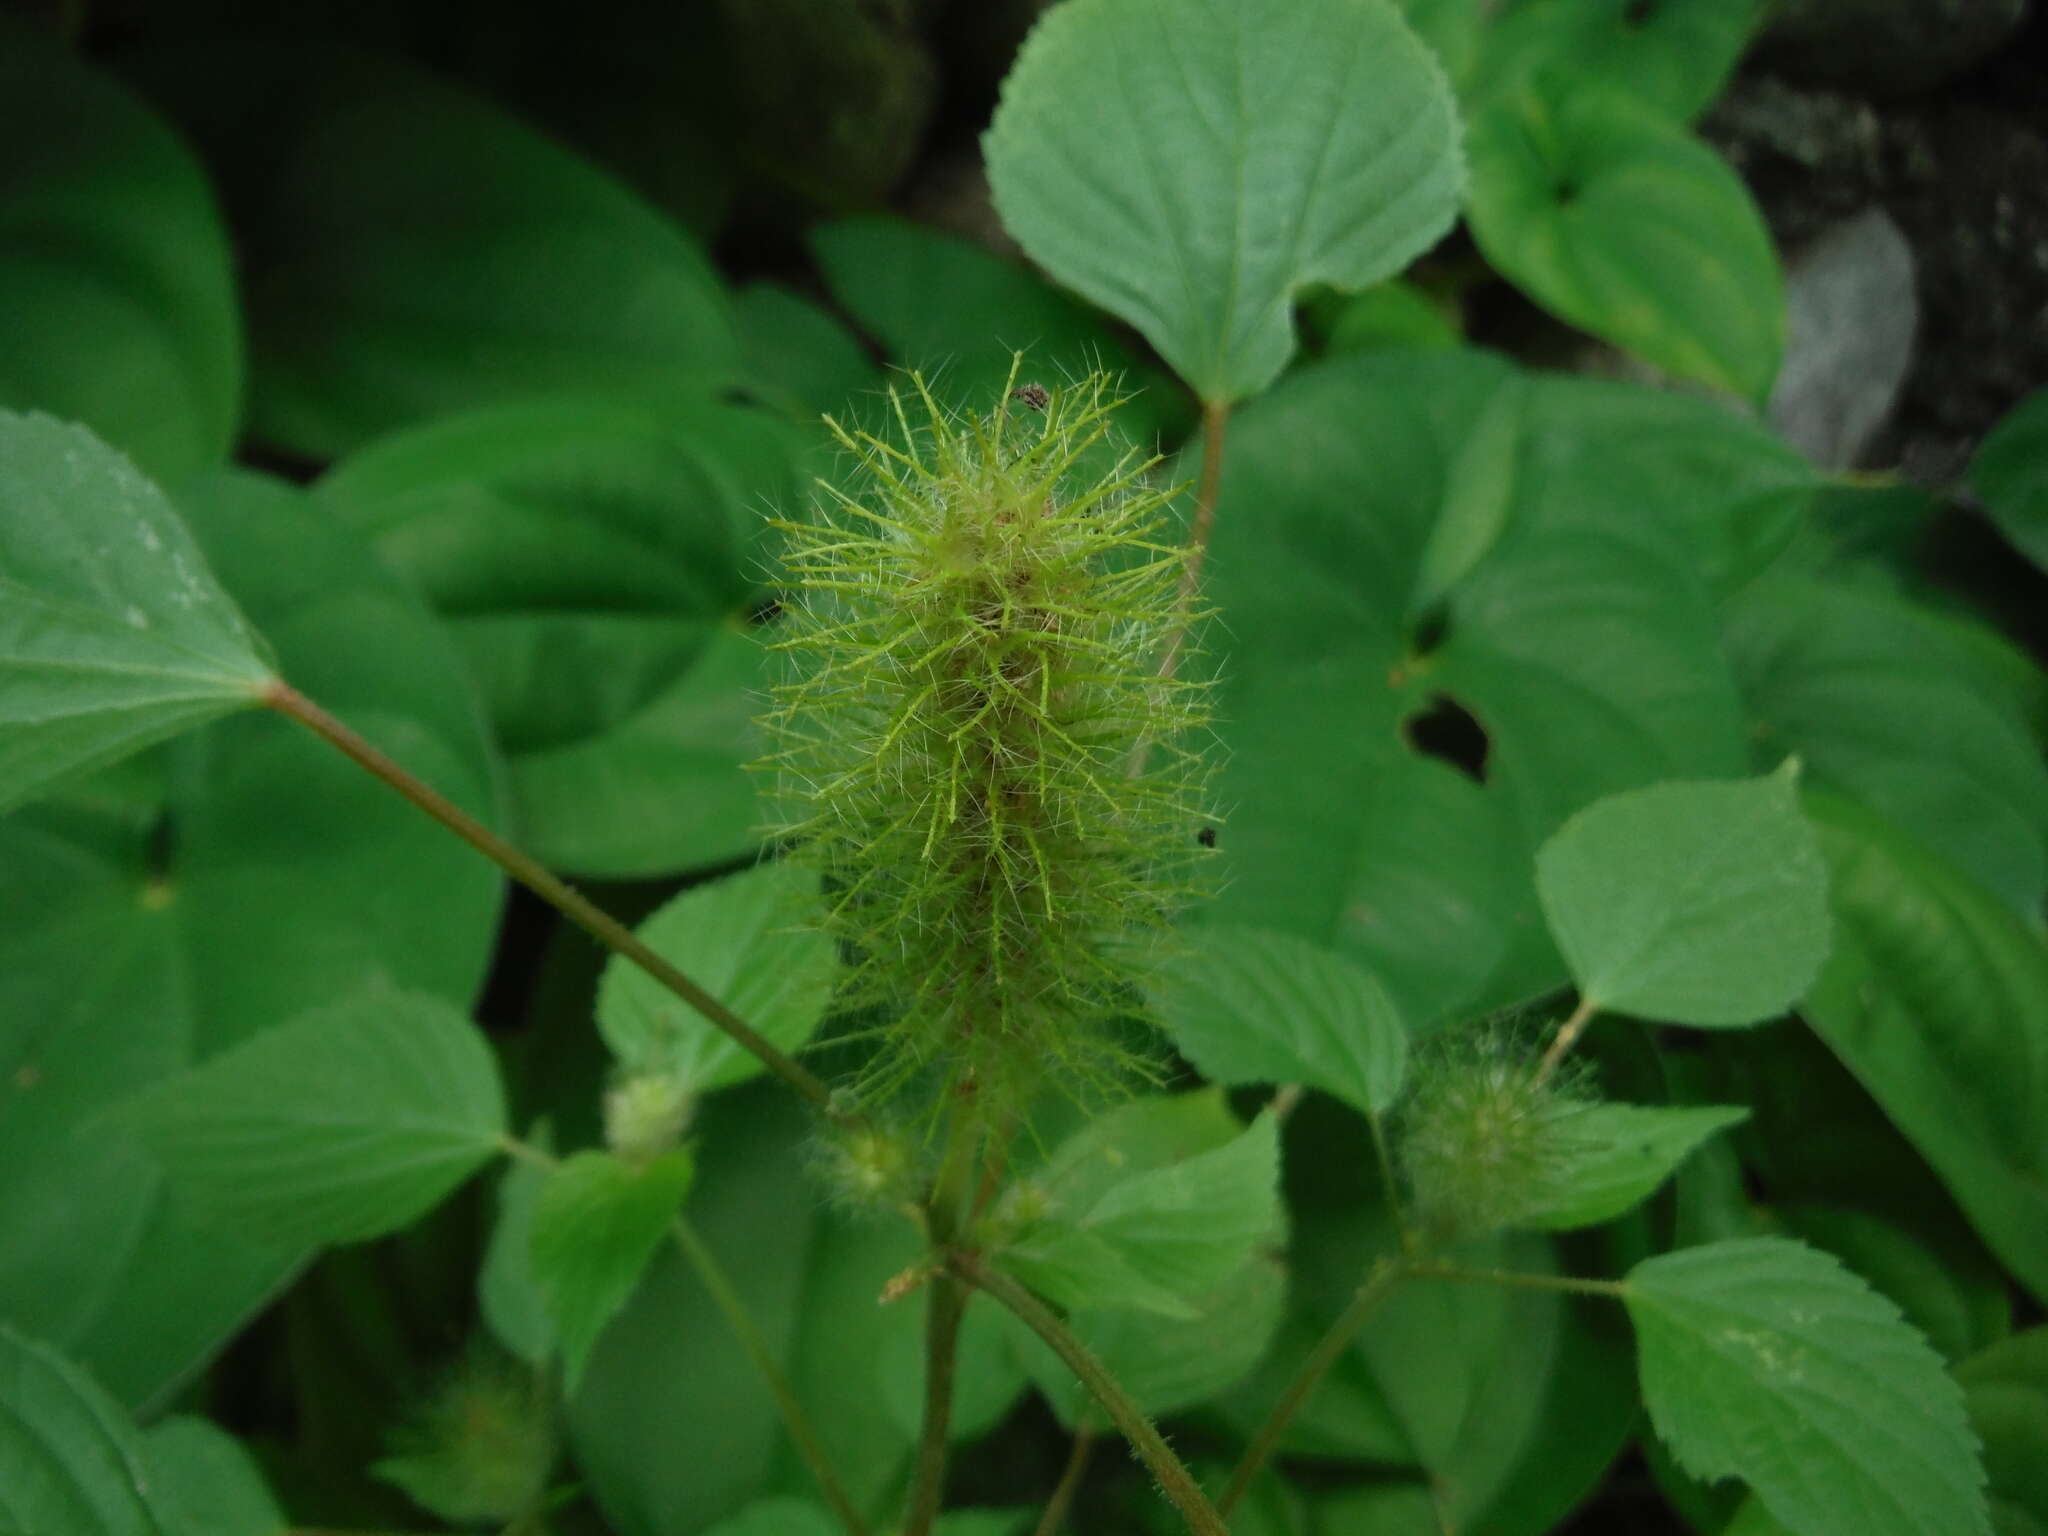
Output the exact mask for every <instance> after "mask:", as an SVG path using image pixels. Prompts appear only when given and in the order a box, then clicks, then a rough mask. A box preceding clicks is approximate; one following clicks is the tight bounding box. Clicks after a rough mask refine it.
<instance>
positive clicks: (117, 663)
mask: <svg viewBox="0 0 2048 1536" xmlns="http://www.w3.org/2000/svg"><path fill="white" fill-rule="evenodd" d="M257 644H258V642H257V640H256V638H255V636H254V635H253V634H252V633H251V631H250V629H249V627H248V625H247V623H245V622H244V620H243V618H242V616H241V614H240V613H238V612H237V611H236V609H235V605H234V603H233V602H232V601H230V600H229V598H228V596H227V595H226V594H225V593H224V592H222V591H221V589H220V587H219V586H218V585H217V584H216V583H215V581H214V579H213V574H212V572H210V571H209V570H208V569H207V567H206V560H205V558H204V557H203V556H202V555H201V554H200V552H199V550H198V548H197V546H195V545H194V543H193V541H192V536H191V534H190V533H188V532H187V531H186V530H185V527H184V525H183V524H182V523H181V522H179V520H178V514H177V513H176V512H175V511H173V510H172V508H171V504H170V503H169V502H168V501H167V500H165V498H164V495H163V493H162V492H161V491H159V490H158V489H157V488H156V487H155V486H154V485H151V484H150V483H149V481H147V480H145V479H143V477H142V476H141V475H139V474H137V473H136V471H135V469H134V468H133V467H132V466H131V465H130V464H129V463H128V461H127V460H126V459H124V458H122V457H121V455H120V454H118V453H116V452H114V451H113V450H112V449H111V448H109V447H107V446H106V444H104V443H102V442H100V441H99V439H97V438H96V437H94V436H93V435H92V434H91V433H90V432H88V431H86V430H85V428H83V427H79V426H73V425H69V424H67V423H64V422H59V421H53V420H51V419H50V418H49V417H47V416H17V415H15V414H14V413H12V412H10V411H0V810H4V809H7V808H9V807H11V806H13V805H15V804H18V803H19V802H21V801H22V800H25V799H27V798H28V797H29V796H31V795H34V794H36V793H38V792H40V791H42V790H44V789H45V788H47V787H48V786H49V785H50V784H51V783H53V782H54V781H56V780H59V779H62V778H64V777H66V776H67V775H71V774H76V773H78V772H80V771H82V770H84V769H88V768H94V767H98V766H100V765H102V764H105V763H111V762H113V761H115V760H116V759H118V758H121V757H125V756H127V755H128V754H130V753H132V752H135V751H138V750H140V749H141V748H143V747H146V746H148V745H149V744H150V743H151V742H155V741H159V740H162V739H163V738H164V737H167V736H171V735H174V734H176V733H177V732H179V731H183V730H187V729H190V728H191V727H193V726H195V725H203V724H204V723H205V722H207V721H209V720H213V719H217V718H219V717H220V716H222V715H226V714H231V713H233V712H234V711H236V710H239V709H247V708H249V707H250V706H251V705H254V704H258V703H260V702H261V696H262V693H263V690H264V689H265V688H266V687H267V686H269V684H270V682H271V676H270V670H269V668H267V667H266V666H264V664H263V662H262V661H261V660H260V659H259V658H258V656H257V654H256V647H257Z"/></svg>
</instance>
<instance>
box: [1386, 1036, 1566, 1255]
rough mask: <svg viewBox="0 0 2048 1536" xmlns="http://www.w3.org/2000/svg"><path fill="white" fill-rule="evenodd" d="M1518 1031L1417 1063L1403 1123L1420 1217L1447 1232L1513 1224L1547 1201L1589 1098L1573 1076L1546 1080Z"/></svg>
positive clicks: (1453, 1237)
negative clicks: (1522, 1044)
mask: <svg viewBox="0 0 2048 1536" xmlns="http://www.w3.org/2000/svg"><path fill="white" fill-rule="evenodd" d="M1536 1067H1537V1063H1536V1059H1535V1058H1534V1057H1533V1056H1531V1055H1529V1054H1528V1053H1527V1052H1525V1051H1523V1050H1521V1049H1520V1048H1519V1047H1518V1046H1517V1045H1516V1043H1515V1042H1514V1040H1513V1039H1512V1037H1510V1036H1507V1035H1504V1034H1496V1033H1492V1032H1485V1033H1482V1034H1480V1035H1478V1036H1474V1037H1467V1038H1463V1039H1458V1040H1453V1041H1451V1042H1449V1043H1447V1044H1445V1045H1443V1046H1441V1047H1440V1048H1439V1049H1438V1050H1437V1051H1436V1052H1435V1053H1434V1055H1433V1057H1431V1058H1429V1059H1427V1060H1425V1061H1424V1062H1422V1063H1421V1064H1419V1065H1418V1070H1417V1074H1416V1083H1415V1089H1414V1092H1413V1094H1412V1096H1411V1098H1410V1100H1409V1102H1408V1104H1407V1106H1406V1107H1405V1109H1404V1110H1403V1111H1402V1114H1401V1116H1400V1119H1399V1122H1398V1124H1397V1127H1396V1129H1397V1133H1398V1142H1397V1145H1398V1148H1399V1155H1400V1161H1401V1164H1402V1167H1403V1170H1404V1171H1405V1173H1406V1175H1407V1182H1408V1185H1409V1189H1410V1192H1411V1197H1412V1200H1413V1204H1414V1212H1413V1214H1414V1216H1415V1218H1416V1220H1417V1221H1418V1222H1419V1223H1420V1224H1421V1226H1422V1227H1423V1228H1424V1230H1425V1231H1427V1232H1429V1233H1430V1235H1431V1236H1432V1237H1434V1238H1436V1239H1438V1240H1441V1241H1447V1242H1448V1241H1459V1240H1463V1239H1467V1238H1477V1237H1483V1236H1485V1235H1486V1234H1487V1233H1490V1232H1496V1231H1500V1230H1502V1229H1503V1228H1507V1227H1512V1226H1513V1225H1514V1224H1515V1222H1516V1220H1517V1219H1518V1218H1520V1217H1522V1216H1524V1215H1525V1214H1526V1213H1528V1212H1530V1211H1532V1210H1535V1209H1537V1208H1539V1207H1541V1206H1542V1205H1544V1204H1546V1203H1547V1201H1548V1199H1549V1197H1550V1196H1551V1195H1552V1194H1554V1193H1555V1190H1556V1181H1557V1179H1558V1176H1559V1173H1560V1171H1561V1169H1562V1168H1563V1167H1564V1165H1565V1161H1566V1158H1567V1156H1568V1154H1569V1153H1570V1151H1571V1150H1572V1147H1573V1137H1574V1132H1573V1130H1572V1128H1571V1121H1572V1120H1573V1118H1574V1116H1576V1115H1577V1114H1578V1112H1579V1111H1580V1110H1582V1109H1583V1108H1584V1107H1585V1104H1586V1100H1585V1098H1584V1097H1583V1095H1582V1093H1581V1092H1580V1091H1579V1089H1578V1087H1577V1086H1576V1083H1575V1081H1574V1080H1572V1079H1571V1078H1569V1077H1568V1076H1567V1077H1565V1078H1563V1079H1560V1078H1555V1077H1554V1078H1552V1079H1550V1080H1549V1081H1547V1082H1539V1081H1537V1072H1536Z"/></svg>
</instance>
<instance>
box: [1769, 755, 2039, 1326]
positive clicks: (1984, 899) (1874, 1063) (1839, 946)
mask: <svg viewBox="0 0 2048 1536" xmlns="http://www.w3.org/2000/svg"><path fill="white" fill-rule="evenodd" d="M1807 803H1808V808H1809V811H1810V814H1811V815H1812V818H1813V822H1814V825H1815V827H1816V828H1817V829H1818V831H1819V834H1820V845H1821V848H1822V851H1823V852H1824V853H1825V855H1826V857H1827V861H1828V864H1829V867H1830V869H1831V871H1832V874H1833V889H1834V910H1835V931H1836V942H1835V950H1834V953H1833V954H1832V955H1831V956H1830V957H1829V961H1828V964H1827V966H1826V968H1825V969H1824V970H1823V971H1822V972H1821V976H1820V979H1819V981H1818V982H1817V983H1816V984H1815V985H1814V988H1813V991H1812V993H1811V995H1810V996H1809V997H1808V998H1807V1000H1806V1003H1805V1005H1804V1008H1803V1010H1802V1011H1803V1012H1804V1014H1805V1016H1806V1019H1807V1021H1808V1023H1810V1024H1811V1025H1812V1026H1813V1029H1814V1032H1815V1033H1816V1034H1818V1035H1819V1036H1820V1037H1821V1039H1823V1040H1824V1041H1826V1042H1827V1045H1828V1048H1829V1049H1830V1050H1832V1051H1833V1052H1834V1053H1835V1055H1836V1056H1838V1057H1839V1058H1840V1059H1841V1061H1842V1063H1843V1065H1845V1066H1846V1067H1848V1069H1849V1070H1850V1072H1851V1073H1853V1074H1854V1075H1855V1077H1856V1079H1857V1081H1859V1082H1860V1083H1861V1084H1862V1085H1863V1087H1864V1088H1865V1089H1866V1090H1867V1091H1868V1092H1869V1093H1870V1095H1871V1097H1872V1098H1874V1099H1876V1100H1877V1102H1878V1103H1879V1104H1880V1105H1881V1106H1882V1107H1883V1109H1884V1111H1885V1113H1886V1114H1887V1115H1888V1116H1889V1117H1890V1119H1891V1121H1892V1123H1893V1124H1895V1125H1896V1126H1897V1127H1898V1128H1899V1130H1900V1132H1901V1133H1903V1134H1904V1136H1905V1137H1906V1139H1907V1140H1908V1141H1910V1142H1912V1144H1913V1146H1914V1147H1915V1148H1916V1149H1917V1150H1918V1151H1919V1153H1920V1155H1921V1156H1922V1157H1924V1158H1926V1159H1927V1161H1928V1163H1929V1164H1930V1165H1931V1166H1932V1167H1933V1169H1934V1170H1935V1172H1936V1173H1937V1174H1938V1175H1940V1177H1941V1180H1942V1182H1943V1183H1944V1184H1945V1185H1946V1186H1947V1187H1948V1190H1949V1192H1950V1193H1951V1194H1952V1195H1954V1197H1955V1199H1956V1203H1957V1204H1958V1205H1960V1206H1961V1207H1962V1208H1963V1210H1964V1211H1965V1212H1966V1213H1968V1215H1969V1217H1970V1221H1971V1224H1972V1225H1973V1226H1974V1227H1975V1228H1976V1229H1977V1232H1978V1233H1979V1235H1980V1236H1982V1237H1983V1239H1984V1241H1985V1243H1986V1245H1987V1246H1989V1247H1990V1248H1991V1250H1992V1251H1993V1252H1994V1253H1996V1254H1997V1255H1998V1257H1999V1259H2000V1260H2001V1261H2002V1262H2003V1263H2004V1264H2005V1265H2006V1267H2007V1268H2008V1269H2010V1270H2011V1271H2012V1273H2013V1274H2014V1275H2015V1276H2016V1277H2017V1278H2018V1279H2019V1280H2020V1281H2021V1283H2023V1284H2024V1285H2025V1286H2026V1287H2027V1289H2028V1290H2030V1291H2032V1292H2033V1294H2034V1295H2035V1296H2036V1297H2048V1112H2044V1109H2043V1106H2044V1105H2048V952H2044V950H2043V947H2042V944H2041V939H2040V935H2039V934H2038V933H2037V932H2036V931H2034V930H2033V929H2032V928H2031V926H2030V925H2029V923H2028V922H2027V920H2026V919H2023V918H2021V917H2019V916H2017V915H2015V914H2014V913H2013V912H2012V911H2011V910H2010V909H2009V908H2008V907H2006V906H2005V905H2004V904H2003V903H2002V902H2000V901H1999V900H1998V899H1997V898H1996V897H1994V896H1992V895H1991V894H1990V893H1989V892H1987V891H1985V890H1984V889H1983V887H1981V886H1980V885H1978V884H1977V883H1976V882H1975V881H1972V880H1970V879H1969V878H1968V877H1967V876H1965V875H1963V874H1961V873H1960V872H1959V871H1957V870H1956V869H1955V868H1954V867H1953V866H1951V865H1950V864H1948V863H1946V862H1945V861H1944V860H1942V859H1940V858H1939V857H1937V856H1935V855H1933V854H1930V853H1929V852H1928V851H1926V850H1925V849H1924V848H1922V847H1920V846H1918V845H1917V844H1916V843H1915V841H1914V840H1913V839H1912V838H1910V837H1908V836H1906V835H1905V834H1903V833H1902V832H1900V831H1899V830H1898V829H1897V828H1896V827H1894V826H1892V825H1891V824H1889V823H1888V822H1887V821H1886V820H1885V819H1884V818H1882V817H1880V816H1877V815H1875V814H1873V813H1872V812H1870V811H1868V810H1866V809H1864V808H1862V807H1860V806H1857V805H1854V804H1852V803H1850V802H1848V801H1845V800H1841V799H1839V798H1837V797H1834V796H1829V795H1823V794H1820V793H1818V792H1815V793H1813V794H1811V795H1809V796H1808V802H1807Z"/></svg>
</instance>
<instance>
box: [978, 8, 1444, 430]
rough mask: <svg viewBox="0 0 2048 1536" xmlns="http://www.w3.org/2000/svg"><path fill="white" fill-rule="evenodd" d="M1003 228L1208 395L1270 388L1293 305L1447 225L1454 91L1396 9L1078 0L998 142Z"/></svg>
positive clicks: (1054, 18)
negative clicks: (1304, 292)
mask: <svg viewBox="0 0 2048 1536" xmlns="http://www.w3.org/2000/svg"><path fill="white" fill-rule="evenodd" d="M984 153H985V155H986V157H987V160H988V169H989V182H990V186H991V189H992V190H993V192H994V194H995V201H996V209H997V211H998V212H999V213H1000V214H1001V215H1002V219H1003V224H1004V226H1005V227H1006V228H1007V229H1008V230H1009V231H1010V233H1011V234H1013V235H1015V236H1016V237H1017V240H1018V241H1019V243H1020V244H1022V245H1023V247H1024V249H1025V251H1026V252H1027V253H1028V254H1029V255H1030V256H1031V257H1032V259H1033V260H1035V261H1036V262H1038V264H1039V265H1040V266H1042V267H1044V268H1045V270H1046V271H1047V272H1048V273H1049V274H1050V275H1051V276H1052V277H1053V278H1054V280H1055V281H1057V282H1060V283H1062V284H1064V285H1065V286H1067V287H1069V288H1072V289H1073V290H1074V291H1075V292H1077V293H1079V294H1080V295H1081V296H1082V297H1083V298H1086V299H1088V300H1090V301H1092V302H1094V303H1096V304H1099V305H1101V306H1102V307H1103V308H1104V309H1107V310H1108V311H1109V312H1110V313H1111V314H1114V315H1116V316H1118V317H1119V318H1121V319H1124V320H1128V321H1129V322H1130V323H1131V324H1133V325H1135V326H1136V327H1137V328H1138V330H1139V331H1141V332H1142V333H1143V334H1144V336H1145V338H1146V340H1148V341H1150V342H1151V343H1152V345H1153V346H1154V347H1156V348H1157V349H1158V350H1159V353H1160V355H1161V356H1162V357H1164V358H1165V359H1166V361H1167V362H1168V363H1169V364H1170V365H1171V366H1172V367H1173V369H1174V371H1175V372H1177V373H1178V374H1179V375H1180V376H1181V377H1182V378H1183V379H1185V380H1186V381H1187V382H1188V384H1190V385H1191V386H1192V387H1193V388H1194V390H1195V392H1196V393H1197V394H1198V395H1200V396H1201V397H1202V398H1203V399H1205V400H1209V401H1212V402H1216V403H1219V404H1220V403H1227V402H1230V401H1235V400H1241V399H1243V398H1244V397H1245V396H1247V395H1254V394H1257V393H1258V392H1259V391H1260V390H1262V389H1264V388H1265V387H1266V386H1267V385H1268V384H1270V383H1272V382H1273V380H1274V378H1275V377H1277V376H1278V375H1279V373H1280V370H1281V369H1282V368H1283V367H1285V366H1286V364H1287V360H1288V358H1289V357H1290V356H1291V355H1292V354H1293V351H1294V330H1293V316H1292V311H1291V298H1292V295H1293V294H1294V292H1295V291H1296V290H1297V289H1299V288H1301V287H1304V286H1305V285H1307V284H1309V283H1316V282H1324V283H1329V284H1330V285H1332V286H1333V287H1338V288H1354V289H1355V288H1366V287H1370V286H1371V285H1372V284H1374V283H1376V282H1379V281H1380V280H1381V279H1382V278H1387V277H1391V276H1393V275H1394V274H1395V273H1396V272H1398V271H1400V269H1401V268H1402V267H1404V266H1406V265H1407V264H1408V263H1409V262H1410V261H1411V260H1413V259H1414V258H1415V257H1416V256H1419V255H1420V254H1422V252H1423V251H1425V250H1426V249H1428V248H1429V247H1430V246H1431V245H1432V244H1434V243H1435V242H1436V240H1437V239H1438V238H1439V237H1440V236H1441V235H1442V234H1443V233H1444V232H1445V231H1446V230H1447V229H1448V228H1449V227H1450V225H1451V221H1452V219H1453V218H1454V217H1455V215H1456V209H1457V198H1458V190H1459V182H1460V171H1461V167H1460V164H1459V156H1458V132H1457V120H1456V114H1455V111H1454V109H1453V107H1452V102H1451V94H1450V89H1449V87H1448V86H1447V85H1446V83H1445V81H1444V79H1443V74H1442V71H1441V70H1440V69H1439V68H1438V67H1437V64H1436V61H1435V60H1434V59H1433V58H1432V57H1431V56H1430V53H1429V50H1428V49H1427V48H1426V47H1425V46H1424V45H1423V44H1422V43H1421V41H1420V40H1418V39H1417V38H1416V36H1415V35H1414V33H1412V32H1410V31H1409V30H1408V28H1407V26H1406V24H1405V23H1404V22H1403V21H1402V20H1401V16H1400V13H1399V12H1398V11H1396V10H1395V9H1394V8H1393V7H1392V6H1390V5H1386V4H1384V3H1382V0H1240V3H1234V4H1231V5H1227V6H1218V5H1215V4H1212V3H1208V0H1139V3H1132V0H1072V3H1069V4H1067V5H1064V6H1062V7H1060V8H1059V9H1058V10H1055V11H1052V12H1050V13H1048V14H1047V15H1046V17H1045V18H1044V19H1043V20H1042V21H1041V22H1040V23H1039V24H1038V26H1037V27H1036V28H1035V29H1034V30H1033V32H1032V34H1031V36H1030V37H1029V38H1028V39H1026V41H1025V44H1024V48H1023V51H1022V52H1021V53H1020V54H1019V55H1018V58H1017V63H1016V65H1015V67H1014V68H1012V70H1011V72H1010V76H1009V79H1008V80H1007V81H1006V82H1005V83H1004V87H1003V100H1002V105H1001V106H1000V107H999V108H998V109H997V111H996V116H995V122H994V125H993V126H992V127H991V128H990V129H989V132H988V136H987V138H986V140H985V143H984Z"/></svg>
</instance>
